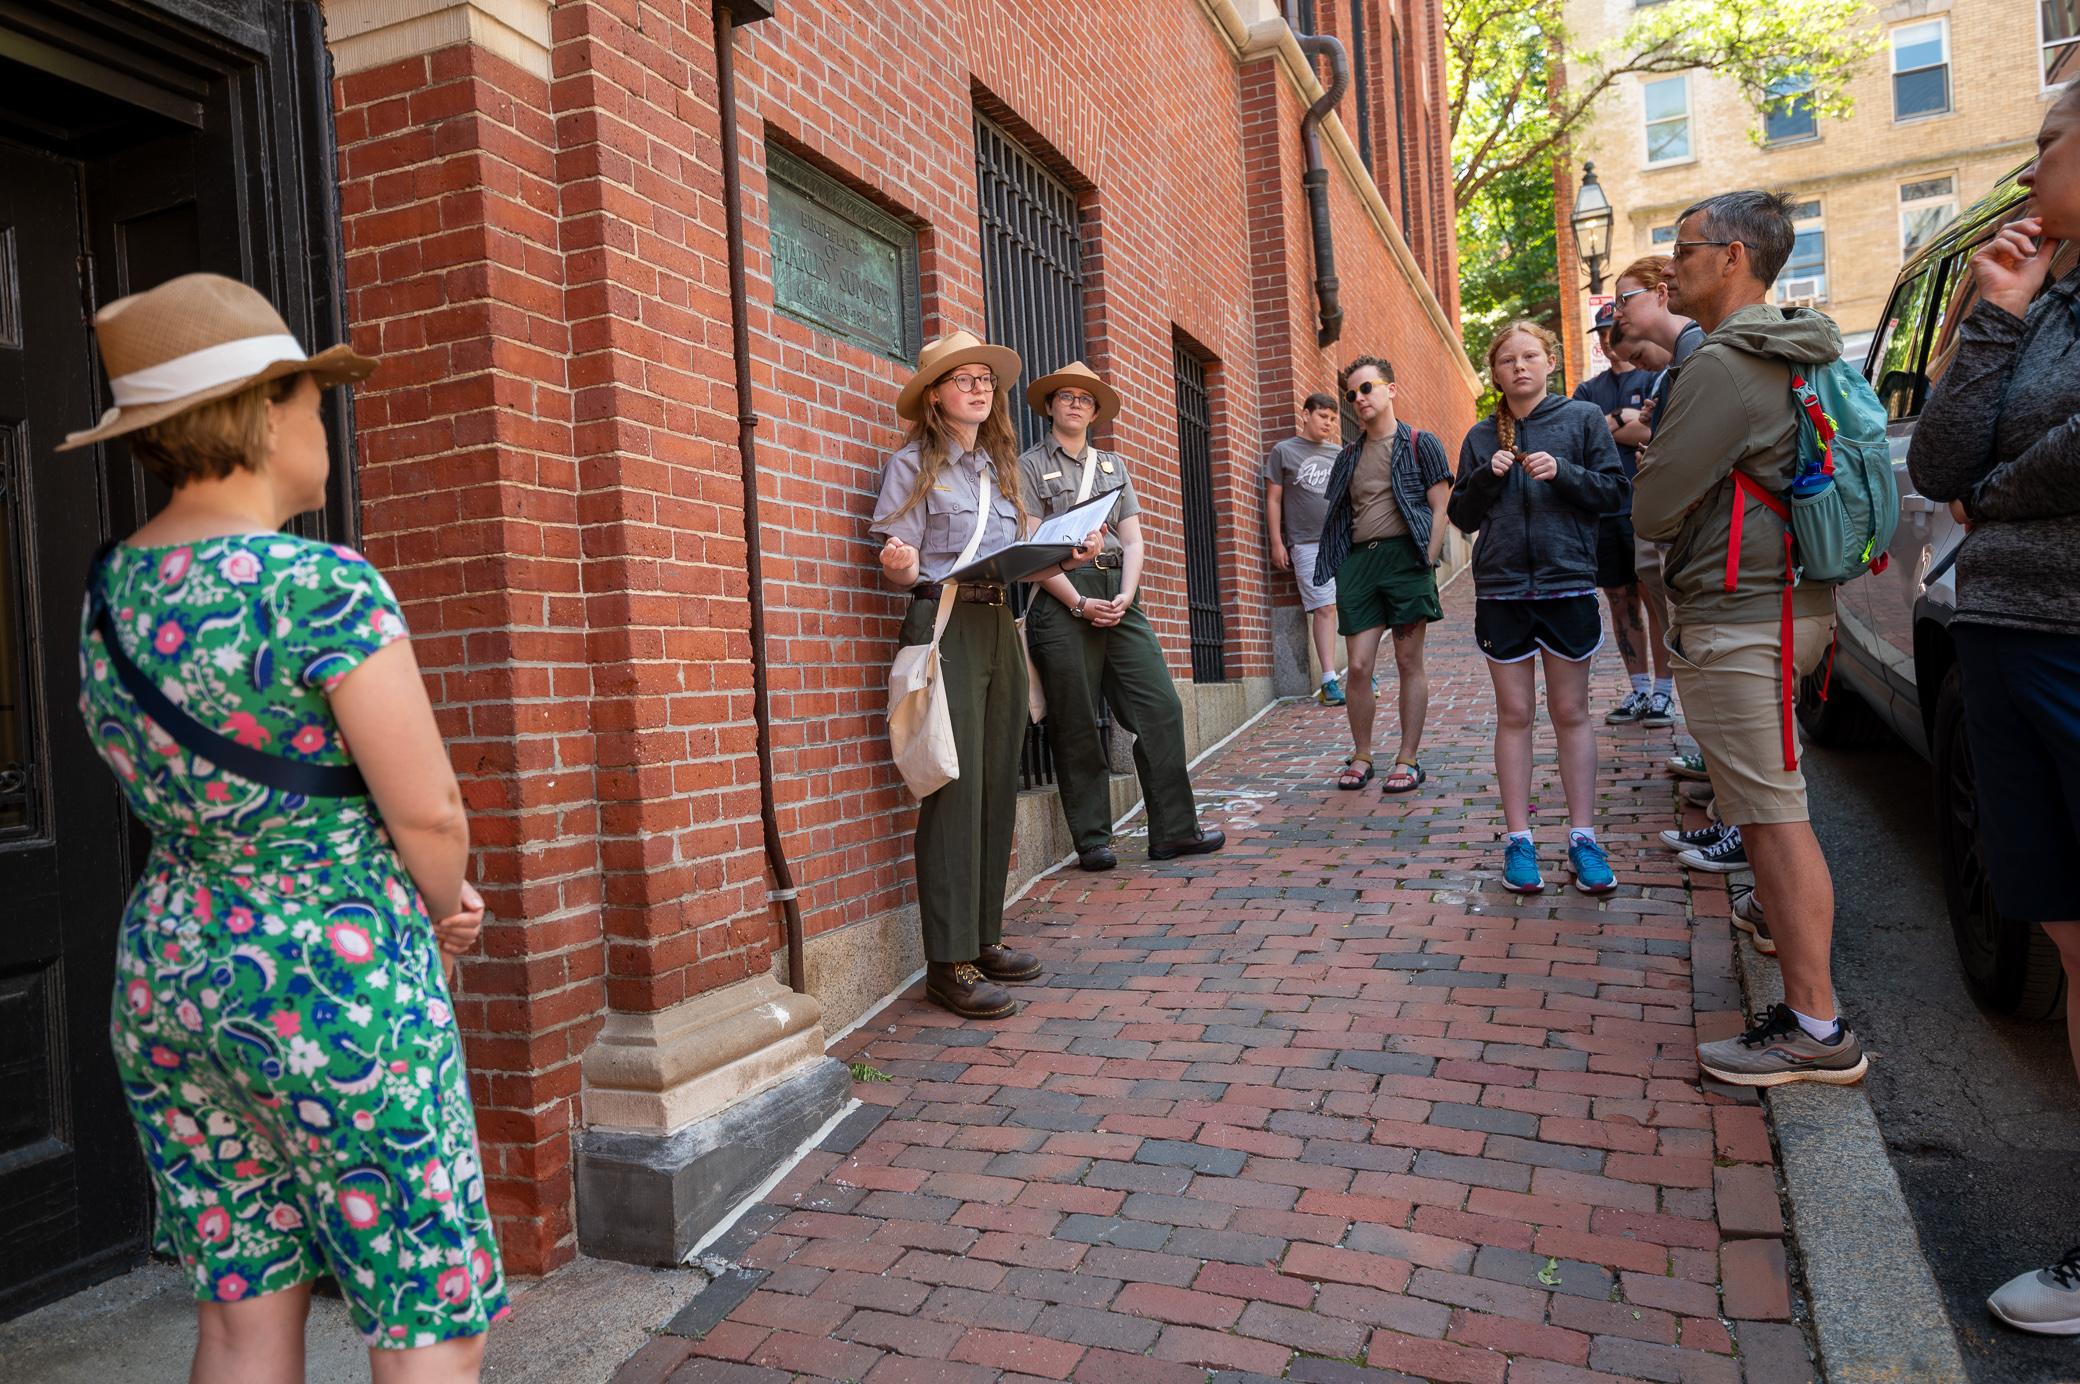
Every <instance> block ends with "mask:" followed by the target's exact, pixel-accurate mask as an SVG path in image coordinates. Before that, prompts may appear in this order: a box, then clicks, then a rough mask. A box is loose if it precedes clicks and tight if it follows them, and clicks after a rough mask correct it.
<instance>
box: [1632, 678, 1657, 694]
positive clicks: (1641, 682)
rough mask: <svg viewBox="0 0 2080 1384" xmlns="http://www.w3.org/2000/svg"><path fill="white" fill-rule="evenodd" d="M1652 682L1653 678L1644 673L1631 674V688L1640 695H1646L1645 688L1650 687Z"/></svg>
mask: <svg viewBox="0 0 2080 1384" xmlns="http://www.w3.org/2000/svg"><path fill="white" fill-rule="evenodd" d="M1653 683H1654V680H1653V679H1652V678H1650V677H1648V676H1647V675H1646V674H1645V673H1634V674H1633V675H1632V690H1633V691H1634V692H1636V693H1638V694H1639V695H1640V696H1642V697H1644V696H1646V695H1647V689H1648V688H1649V687H1651V686H1652V685H1653Z"/></svg>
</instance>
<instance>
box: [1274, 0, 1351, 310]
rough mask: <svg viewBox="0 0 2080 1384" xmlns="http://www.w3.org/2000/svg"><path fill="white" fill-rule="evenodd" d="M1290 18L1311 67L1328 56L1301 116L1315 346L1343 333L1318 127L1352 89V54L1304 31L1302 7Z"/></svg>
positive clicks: (1294, 9)
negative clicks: (1323, 77)
mask: <svg viewBox="0 0 2080 1384" xmlns="http://www.w3.org/2000/svg"><path fill="white" fill-rule="evenodd" d="M1287 20H1288V22H1289V23H1291V24H1293V26H1294V32H1295V35H1296V36H1297V37H1298V38H1299V40H1300V51H1301V52H1303V53H1305V54H1306V55H1307V60H1308V63H1309V64H1310V65H1312V64H1313V63H1314V61H1315V59H1317V58H1327V59H1328V60H1329V85H1328V88H1327V89H1326V90H1324V91H1323V92H1322V97H1321V99H1320V100H1319V101H1316V102H1315V103H1314V104H1313V105H1311V106H1309V107H1308V108H1307V114H1306V115H1304V116H1302V117H1301V118H1300V138H1301V142H1302V143H1303V144H1304V145H1305V146H1306V148H1307V171H1306V172H1305V173H1303V174H1301V176H1300V183H1301V186H1303V187H1305V188H1306V189H1307V217H1308V221H1309V222H1310V223H1311V224H1312V226H1313V229H1314V296H1315V299H1316V301H1317V303H1318V304H1319V305H1320V310H1321V327H1320V329H1319V330H1317V331H1316V332H1315V344H1316V345H1317V346H1327V345H1329V344H1330V343H1331V342H1333V341H1335V340H1336V339H1337V338H1338V337H1340V336H1342V335H1343V303H1342V300H1341V297H1340V296H1339V286H1338V283H1337V279H1336V244H1335V241H1334V240H1333V239H1331V237H1330V234H1329V170H1328V168H1327V167H1325V166H1324V165H1323V163H1322V137H1321V133H1320V130H1319V128H1318V127H1319V126H1320V125H1321V123H1322V119H1323V117H1324V116H1326V115H1328V114H1329V112H1330V111H1332V110H1335V109H1336V103H1337V102H1339V101H1341V100H1342V99H1343V94H1344V92H1346V91H1348V90H1349V89H1350V84H1351V66H1350V57H1349V55H1348V54H1346V53H1345V52H1344V49H1343V44H1342V43H1341V42H1339V41H1338V40H1336V39H1333V38H1330V37H1328V36H1327V35H1325V34H1302V33H1299V31H1298V30H1299V10H1298V7H1297V6H1289V7H1288V10H1287Z"/></svg>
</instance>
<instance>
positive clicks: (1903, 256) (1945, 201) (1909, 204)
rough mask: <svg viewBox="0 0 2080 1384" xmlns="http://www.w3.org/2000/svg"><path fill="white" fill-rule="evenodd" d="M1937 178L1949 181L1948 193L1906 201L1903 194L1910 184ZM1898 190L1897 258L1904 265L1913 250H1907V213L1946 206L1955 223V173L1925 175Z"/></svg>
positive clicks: (1917, 247)
mask: <svg viewBox="0 0 2080 1384" xmlns="http://www.w3.org/2000/svg"><path fill="white" fill-rule="evenodd" d="M1937 178H1948V179H1949V180H1950V191H1949V192H1948V193H1946V194H1944V195H1943V196H1940V197H1916V198H1914V199H1913V200H1912V201H1909V200H1907V198H1906V196H1905V195H1904V194H1905V192H1906V190H1907V188H1908V186H1909V185H1910V184H1913V183H1927V182H1933V181H1935V180H1936V179H1937ZM1899 190H1900V192H1901V194H1902V195H1901V197H1900V202H1899V258H1900V263H1902V264H1904V263H1906V261H1907V257H1908V256H1909V255H1911V254H1913V253H1914V250H1910V249H1908V248H1907V215H1908V213H1910V212H1915V211H1924V210H1927V209H1928V208H1930V207H1940V206H1944V205H1947V206H1948V207H1949V208H1950V218H1949V220H1950V221H1955V220H1956V219H1957V212H1958V205H1959V204H1958V200H1957V175H1956V174H1955V173H1925V174H1922V175H1921V176H1920V177H1918V178H1909V179H1907V180H1906V181H1905V182H1903V183H1901V184H1900V185H1899ZM1948 224H1949V221H1946V222H1944V225H1948ZM1934 234H1936V235H1941V234H1942V232H1941V231H1940V230H1938V231H1936V232H1935V233H1934ZM1926 243H1927V242H1925V241H1924V242H1923V244H1926ZM1914 248H1915V249H1919V248H1920V247H1919V246H1916V247H1914Z"/></svg>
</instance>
